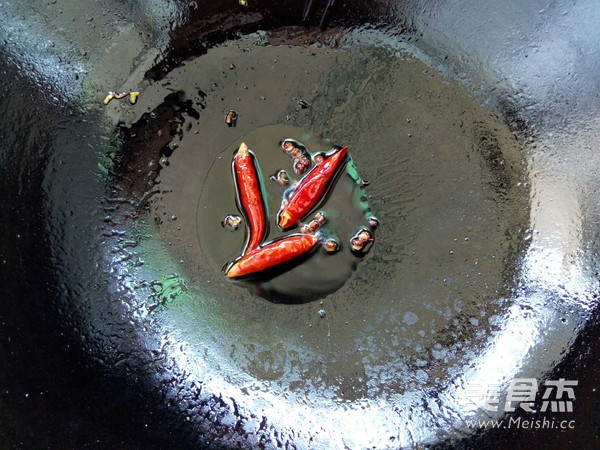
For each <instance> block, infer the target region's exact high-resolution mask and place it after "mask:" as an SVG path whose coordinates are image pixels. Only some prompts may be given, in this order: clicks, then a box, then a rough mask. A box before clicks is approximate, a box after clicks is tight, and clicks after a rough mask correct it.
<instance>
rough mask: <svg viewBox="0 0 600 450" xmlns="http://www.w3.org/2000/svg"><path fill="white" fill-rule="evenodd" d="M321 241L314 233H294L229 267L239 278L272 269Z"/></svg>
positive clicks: (230, 274) (256, 250)
mask: <svg viewBox="0 0 600 450" xmlns="http://www.w3.org/2000/svg"><path fill="white" fill-rule="evenodd" d="M318 243H319V239H318V238H317V237H316V236H315V235H314V234H292V235H290V236H286V237H284V238H281V239H278V240H276V241H273V242H270V243H268V244H265V245H263V246H262V247H258V248H256V249H254V250H253V251H251V252H248V253H246V254H245V255H243V256H242V257H241V258H239V259H238V260H237V261H235V262H234V263H233V264H232V265H231V266H230V267H229V268H228V269H227V277H229V278H238V277H243V276H246V275H252V274H255V273H258V272H262V271H264V270H267V269H271V268H273V267H275V266H278V265H280V264H283V263H286V262H289V261H292V260H293V259H296V258H298V257H300V256H302V255H305V254H307V253H308V252H310V251H311V250H312V249H313V248H315V246H316V245H317V244H318Z"/></svg>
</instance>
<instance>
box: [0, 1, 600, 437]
mask: <svg viewBox="0 0 600 450" xmlns="http://www.w3.org/2000/svg"><path fill="white" fill-rule="evenodd" d="M99 3H100V4H98V3H96V2H94V4H92V2H89V4H88V3H87V2H84V3H81V4H79V3H77V4H74V3H73V4H71V3H70V2H60V1H59V2H56V3H51V2H35V1H34V2H30V4H28V5H27V6H23V5H19V4H17V3H13V2H6V3H5V6H6V8H5V9H4V11H5V12H3V14H5V16H3V17H2V19H3V20H2V26H0V30H1V32H2V34H3V38H4V47H3V52H2V69H3V80H2V85H1V87H2V99H3V100H2V106H1V107H2V117H3V119H2V120H3V122H2V144H1V149H0V173H1V174H2V176H1V179H0V188H1V191H0V192H1V195H2V206H3V208H2V210H1V211H0V227H1V234H0V242H1V247H0V264H1V266H0V267H1V271H0V282H1V286H2V291H1V292H2V305H3V307H2V311H1V312H0V339H1V341H0V362H1V367H2V369H1V370H0V383H1V388H2V390H1V391H0V417H1V418H2V425H1V426H0V439H1V440H2V442H4V443H5V444H4V445H5V447H6V448H85V447H88V448H248V447H251V446H254V447H257V448H260V447H264V448H271V447H276V446H277V445H278V444H280V445H286V444H288V445H289V446H291V447H292V448H304V447H305V446H310V444H309V442H311V440H312V442H313V444H312V445H313V446H316V447H319V446H321V447H323V448H326V446H327V445H339V444H340V442H343V440H342V441H340V440H339V436H337V435H335V433H332V434H331V436H323V435H322V434H321V435H319V433H318V431H317V432H313V431H314V430H311V429H310V427H299V428H298V429H294V428H293V427H288V428H286V427H283V428H278V425H277V423H278V422H277V421H278V419H279V417H267V416H266V415H264V414H263V413H264V410H262V409H261V408H260V406H258V405H257V404H254V407H256V410H252V409H251V408H248V407H247V405H245V404H244V398H245V396H246V394H239V392H238V391H236V387H235V386H233V387H231V386H228V385H227V383H226V382H225V383H223V382H222V381H221V380H216V379H217V378H218V376H217V375H218V374H219V370H217V368H214V369H215V370H213V371H204V369H202V370H200V371H198V367H197V365H196V366H194V364H195V362H194V361H192V360H193V358H194V357H195V356H198V353H199V352H198V349H197V348H193V345H184V344H183V343H182V342H183V340H178V339H177V337H178V336H179V337H181V334H178V331H180V330H178V329H177V327H179V326H180V325H182V324H183V325H185V323H183V322H181V321H179V322H178V321H177V320H174V319H173V317H169V316H168V313H169V311H171V310H172V309H173V308H174V306H170V305H169V303H168V300H169V294H173V295H175V296H176V294H177V293H179V292H180V291H181V292H185V291H186V289H188V286H187V285H186V284H185V282H184V281H180V279H179V277H178V275H179V274H176V273H175V272H176V271H175V270H171V271H169V272H168V275H169V276H168V277H167V278H163V279H161V282H160V283H158V284H152V283H151V282H150V281H148V284H147V285H140V286H131V285H130V284H129V283H130V282H131V280H132V278H131V277H129V274H128V273H127V271H125V270H124V268H125V267H131V266H127V265H128V264H133V267H144V264H146V266H148V265H149V263H148V261H143V260H141V259H137V258H140V253H138V252H134V251H129V250H128V249H129V248H133V247H134V246H135V245H134V243H136V242H137V240H138V239H139V238H140V235H142V237H143V234H144V232H145V231H144V229H140V228H139V227H138V226H136V225H137V221H138V218H139V216H140V214H144V211H143V209H144V202H143V201H142V200H143V199H144V195H146V193H148V191H150V190H152V189H154V186H155V185H154V184H153V182H154V181H156V179H157V176H158V175H159V171H160V168H159V166H158V165H150V166H139V165H136V164H138V163H139V161H140V160H142V159H141V158H140V155H139V154H128V153H127V150H128V149H129V150H133V151H137V152H142V153H143V155H144V156H146V157H147V156H148V155H150V157H148V158H146V159H143V161H144V163H145V164H147V163H148V162H154V164H157V163H158V164H160V161H161V158H162V157H165V156H166V157H169V156H170V154H168V149H169V147H167V150H165V145H168V144H169V143H172V142H176V138H177V133H178V128H177V126H174V127H173V126H170V125H169V124H172V123H173V121H175V122H184V120H182V117H184V118H185V117H192V118H194V116H195V115H196V114H197V111H196V112H195V110H194V109H193V107H192V106H190V104H189V103H187V102H186V101H185V99H182V98H179V97H178V96H177V95H176V94H174V95H173V96H171V97H169V98H166V99H165V100H166V101H165V102H164V103H161V104H160V105H155V106H156V107H157V108H156V109H152V110H151V111H152V112H153V113H154V115H155V116H156V117H158V118H159V119H160V120H159V121H158V126H159V128H156V129H152V128H151V129H149V128H148V127H146V128H140V129H143V130H144V132H145V133H148V136H150V135H152V136H156V133H157V132H158V131H159V130H161V131H162V133H161V136H164V140H158V141H157V140H156V139H147V140H146V139H141V140H140V142H139V143H138V144H135V143H134V144H135V145H134V144H132V145H131V146H130V147H127V146H125V147H123V148H122V149H120V150H119V151H120V152H121V153H119V155H121V158H117V159H116V160H115V161H116V163H115V165H114V166H111V165H110V164H109V163H110V162H111V161H108V160H107V157H110V156H111V155H110V153H109V152H107V149H110V148H115V147H118V145H117V144H115V142H117V143H118V141H117V140H116V138H115V142H112V141H111V139H113V136H115V135H117V136H118V133H116V131H118V130H119V127H121V132H122V133H125V134H126V133H131V128H130V127H129V126H128V124H118V126H115V123H114V122H115V120H114V118H115V117H118V114H116V113H115V112H114V110H112V111H113V112H112V113H109V114H112V116H110V117H109V118H108V119H107V117H106V115H107V113H106V111H105V110H104V109H103V108H102V107H101V106H100V105H99V99H100V100H101V99H102V97H103V94H104V92H105V91H106V90H108V89H116V88H117V87H123V89H132V88H135V87H137V86H138V85H139V84H138V83H142V85H144V86H146V87H149V88H150V87H151V85H152V83H160V82H161V80H163V79H164V78H165V77H166V76H167V75H168V74H171V73H172V71H173V70H175V69H176V68H178V67H180V66H181V64H182V63H184V62H185V61H186V59H188V58H190V57H194V56H199V55H203V54H205V53H207V51H208V49H209V48H212V47H213V46H214V45H215V44H219V43H223V42H226V41H228V40H232V39H237V38H238V37H239V35H240V34H241V35H248V34H250V33H254V32H256V31H259V30H277V32H274V33H273V34H272V36H281V35H282V31H281V30H284V31H283V32H284V33H286V35H285V36H284V38H283V41H284V42H286V43H290V42H292V43H294V44H295V45H310V44H312V43H315V42H319V41H320V40H322V39H323V37H322V36H323V35H321V34H319V33H320V32H319V30H318V29H317V28H313V27H311V25H318V23H319V16H318V13H316V14H315V18H314V20H312V22H311V23H309V24H308V25H309V27H308V28H306V29H305V28H294V27H292V26H295V25H299V24H300V22H301V19H302V12H303V8H302V7H303V5H302V4H301V3H302V2H298V4H294V5H287V4H283V3H282V2H273V4H265V5H261V4H258V3H257V4H256V5H253V4H252V2H250V6H249V8H247V9H243V8H240V6H239V5H238V4H237V2H223V3H222V4H218V5H216V6H215V5H214V4H213V3H211V2H197V3H196V2H192V3H189V2H185V3H181V4H178V3H170V2H169V3H167V2H164V3H163V2H151V3H147V2H140V3H137V2H126V3H124V4H121V3H119V4H116V3H115V4H113V3H112V2H108V1H106V2H99ZM323 3H325V2H323ZM367 4H368V5H367ZM149 5H150V6H149ZM509 6H510V7H508V6H506V5H503V6H502V7H501V6H493V2H491V5H489V8H490V9H488V10H487V11H491V10H493V9H494V8H497V9H498V11H495V12H496V13H497V14H493V13H492V12H488V13H486V17H485V18H483V17H482V8H481V6H480V5H479V4H478V2H469V1H447V2H417V1H413V2H399V3H397V4H394V3H393V2H377V3H375V4H371V2H349V3H336V5H335V9H334V10H333V11H332V13H333V14H332V22H331V24H330V25H331V27H332V30H335V29H336V27H340V28H337V29H338V30H352V29H353V27H355V26H357V25H359V24H362V23H366V22H370V23H372V24H376V25H377V27H378V28H380V29H381V30H383V31H385V32H386V33H387V34H386V35H387V36H388V37H389V36H390V35H391V37H392V38H397V39H398V40H399V41H401V42H404V43H406V42H409V43H410V44H411V45H413V44H414V47H413V48H414V50H415V51H420V52H421V56H422V57H423V58H424V59H425V60H426V62H427V63H428V64H430V65H432V66H437V67H442V68H446V69H447V70H448V72H449V73H451V74H453V75H454V76H456V77H457V78H459V79H461V80H462V81H463V82H464V83H465V84H466V85H467V86H469V87H470V89H471V91H472V92H473V93H474V95H477V96H478V98H479V99H480V100H482V101H484V102H487V103H488V104H489V105H490V106H491V107H493V108H497V109H499V110H500V111H501V112H502V113H503V114H504V115H505V117H506V120H507V121H508V123H509V125H510V126H511V127H512V129H513V130H514V131H517V132H521V133H524V134H525V136H526V137H528V139H529V140H528V146H527V149H526V155H525V156H526V158H527V161H528V171H529V172H528V181H529V182H530V183H531V187H530V191H531V213H530V214H531V216H530V222H531V223H530V227H531V231H532V233H531V242H530V243H528V244H527V249H528V250H527V253H526V254H525V256H524V257H523V260H522V269H521V271H520V278H519V280H518V285H517V286H516V288H515V292H517V298H520V299H521V300H519V301H516V302H515V303H514V304H515V305H516V307H517V308H518V307H521V308H532V309H531V311H532V312H531V315H530V316H525V317H529V318H530V319H531V320H530V321H529V322H520V324H521V325H520V326H522V327H523V329H522V330H520V331H519V332H518V333H516V335H517V336H524V337H527V336H530V337H531V336H533V337H531V338H530V339H531V340H530V341H528V338H524V339H523V340H524V341H525V343H526V344H527V342H529V344H527V345H525V346H524V347H519V346H517V348H516V350H515V352H514V353H513V354H511V353H510V352H509V353H508V354H507V355H508V357H510V356H513V357H515V358H517V355H520V356H518V359H517V360H516V361H515V364H517V365H518V366H520V367H521V369H522V370H521V372H515V373H520V374H521V375H523V376H528V375H529V376H538V377H542V376H544V377H548V378H558V377H560V376H562V377H565V378H569V379H578V380H579V387H578V390H577V402H576V404H575V411H574V413H573V416H572V417H573V418H574V419H575V420H576V421H577V428H576V430H575V431H574V432H557V431H550V430H514V429H513V430H495V431H492V432H482V431H480V432H479V433H477V434H475V435H470V436H469V435H466V433H465V432H464V430H461V429H460V427H456V428H453V427H452V426H450V427H446V428H444V427H443V426H442V427H441V428H440V429H442V430H443V431H444V433H439V434H438V436H437V438H435V439H433V438H432V437H431V435H429V434H428V433H427V432H426V430H424V429H418V428H411V426H410V424H409V422H408V421H406V422H405V423H399V421H403V420H404V419H405V418H406V416H404V415H403V413H404V411H395V410H394V408H390V409H389V410H385V412H386V414H389V415H394V414H397V415H398V417H399V419H396V421H394V420H393V419H390V420H391V423H392V424H397V426H398V428H397V429H394V430H392V431H391V433H390V434H391V435H392V436H394V437H395V441H386V444H385V445H386V446H388V447H391V448H395V447H399V446H402V445H404V446H411V445H421V444H425V445H427V446H430V447H432V448H454V447H458V448H461V447H464V448H482V447H485V448H505V447H507V446H511V447H515V448H531V447H532V446H535V447H538V448H577V447H579V448H594V447H595V446H597V438H598V427H599V424H598V419H597V415H596V413H595V411H596V410H597V407H598V392H597V390H596V381H595V380H597V379H598V376H600V369H599V366H598V363H597V360H596V355H597V352H598V344H597V342H598V337H600V322H599V320H598V318H597V316H596V314H595V312H596V310H597V308H596V302H597V298H598V297H597V291H598V281H597V280H598V249H597V244H596V243H597V242H598V226H597V224H598V223H599V220H598V219H599V215H598V210H597V201H596V200H595V198H596V196H595V193H596V192H597V184H596V183H597V181H596V180H597V179H598V177H597V175H598V168H599V167H600V165H599V161H598V157H597V156H596V154H595V151H594V150H595V148H596V146H597V144H598V142H599V139H598V136H599V134H598V106H597V102H595V101H594V99H597V93H598V91H599V89H598V81H597V77H596V73H597V69H598V66H599V61H600V55H598V53H597V50H596V49H597V48H600V47H599V45H598V42H597V41H598V39H599V37H598V35H597V33H594V32H592V30H593V26H592V25H593V24H594V23H597V19H598V17H597V15H598V12H597V11H596V10H595V9H594V5H593V4H592V2H581V3H578V4H577V5H571V4H570V3H569V2H555V3H552V4H551V5H549V6H547V5H545V4H543V3H542V2H516V1H515V2H509ZM320 7H321V8H323V7H324V5H320ZM487 14H489V17H488V16H487ZM72 19H73V20H72ZM115 19H116V20H115ZM72 23H75V24H76V25H72ZM67 25H69V26H67ZM373 27H374V26H371V27H369V28H373ZM59 30H61V31H59ZM330 36H335V31H333V32H331V34H330ZM482 36H485V38H484V39H482V38H481V37H482ZM392 40H393V39H392ZM41 44H43V45H42V46H41V47H42V48H44V51H40V50H39V49H40V45H41ZM154 48H158V49H160V52H155V50H154ZM153 58H155V59H153ZM144 83H146V84H144ZM198 119H199V120H200V121H202V120H203V116H202V112H201V111H200V114H199V117H198ZM219 120H222V118H221V117H219ZM138 125H139V126H140V127H142V125H143V124H141V123H138ZM161 125H162V126H164V128H160V126H161ZM150 126H153V125H150ZM134 134H135V133H134ZM121 136H122V137H123V135H121ZM125 138H126V139H124V140H123V141H122V142H126V143H131V142H134V140H135V136H131V134H130V135H128V136H127V135H126V136H125ZM132 139H133V140H132ZM222 149H223V146H222V147H219V148H218V149H216V150H217V151H221V150H222ZM170 150H173V148H172V146H171V148H170ZM177 151H178V150H175V154H177ZM108 159H109V160H110V158H108ZM99 164H100V165H101V168H100V166H99ZM142 168H143V170H141V169H142ZM104 172H108V176H109V178H108V179H109V180H110V181H109V182H108V183H107V182H106V180H107V178H104V177H102V174H104V175H106V173H104ZM165 173H166V171H165ZM135 199H138V201H137V202H136V201H132V200H135ZM168 217H170V216H167V220H168ZM177 220H179V221H180V223H181V219H179V218H178V219H177ZM536 232H537V234H536ZM161 251H162V250H161V249H158V250H156V253H155V255H158V257H157V259H159V260H164V261H167V265H168V263H169V260H170V259H171V258H172V255H171V254H169V253H168V252H162V253H161ZM175 264H176V262H175ZM150 265H151V264H150ZM163 275H164V274H163ZM158 278H159V277H156V278H155V279H158ZM149 280H151V279H149ZM167 288H168V290H167ZM207 292H210V290H209V289H207ZM161 294H163V295H162V296H161ZM149 299H150V301H149ZM528 299H534V300H533V301H530V300H528ZM217 301H218V299H217ZM169 308H171V310H170V309H169ZM165 317H166V318H165ZM508 317H509V318H510V316H508ZM213 318H214V319H218V316H215V317H213ZM507 321H508V319H507ZM188 325H189V324H188ZM191 325H194V324H193V323H192V324H191ZM505 325H510V322H507V323H506V324H505ZM528 326H529V327H530V328H528ZM173 327H175V329H173ZM183 329H185V328H183ZM207 330H208V331H207V333H209V335H208V336H204V337H203V339H205V342H208V343H210V342H212V341H211V336H210V333H213V331H211V330H210V329H208V328H207ZM214 336H219V337H221V336H222V334H219V333H215V334H214ZM510 342H511V343H512V344H514V342H513V341H510ZM219 344H220V343H219ZM207 347H210V345H208V346H207ZM190 348H192V349H193V351H190ZM209 350H210V349H209ZM507 355H506V354H505V356H507ZM200 356H202V355H200ZM200 360H202V357H201V358H200ZM206 361H211V363H212V361H213V360H211V359H210V358H208V357H207V358H206ZM227 370H231V369H227V368H225V367H224V368H223V371H224V372H227ZM198 373H200V374H202V375H203V377H198V376H197V374H198ZM230 375H231V379H235V377H236V376H237V375H236V374H230ZM267 375H268V374H267ZM265 376H266V375H265ZM211 377H212V380H211V379H210V378H211ZM215 380H216V381H215ZM442 384H443V383H442ZM238 387H239V386H238ZM444 388H445V387H444V386H440V389H439V391H438V390H436V389H434V390H433V391H431V392H432V394H431V397H428V398H435V397H436V395H437V394H436V392H443V389H444ZM238 396H239V397H238ZM275 403H276V404H278V405H283V406H282V407H283V409H282V411H286V409H285V406H286V400H285V398H284V400H283V401H277V402H275ZM398 405H399V406H400V407H404V406H406V403H405V402H404V401H400V402H399V403H398ZM426 409H430V410H431V409H435V405H434V404H432V407H429V408H426ZM415 411H417V413H415V415H416V416H418V415H419V413H418V411H419V409H418V408H416V409H415ZM331 416H332V417H335V412H334V411H333V410H332V411H331ZM442 416H443V414H442V411H440V418H441V417H442ZM524 416H525V415H524ZM319 417H320V418H323V417H327V414H325V415H323V416H319ZM445 421H446V419H445V418H444V419H440V423H443V422H445ZM309 422H310V421H309ZM373 422H374V423H376V422H377V421H376V420H374V421H373ZM447 423H448V424H450V425H452V424H453V423H454V422H452V421H451V420H448V421H447ZM343 429H344V428H343V427H342V430H343ZM367 429H368V426H367ZM323 430H326V431H330V430H329V429H327V428H323ZM406 430H408V432H407V431H406ZM321 433H323V432H321ZM366 438H367V440H366V441H361V440H360V439H356V437H354V439H355V440H354V441H353V440H352V438H348V440H347V442H348V445H349V446H350V447H351V448H352V447H354V446H360V443H361V442H374V441H373V440H369V439H370V438H369V436H366ZM421 438H422V439H421ZM329 439H331V440H329ZM342 439H343V438H342ZM386 439H387V436H386Z"/></svg>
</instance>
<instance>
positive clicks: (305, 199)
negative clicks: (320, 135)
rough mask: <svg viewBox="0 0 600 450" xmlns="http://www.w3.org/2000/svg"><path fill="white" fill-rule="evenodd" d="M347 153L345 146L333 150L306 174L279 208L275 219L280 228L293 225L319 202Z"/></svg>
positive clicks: (285, 228)
mask: <svg viewBox="0 0 600 450" xmlns="http://www.w3.org/2000/svg"><path fill="white" fill-rule="evenodd" d="M347 153H348V147H347V146H346V147H344V148H341V149H339V150H335V151H334V152H333V153H332V154H330V155H329V156H328V157H327V159H325V160H324V161H323V162H322V163H320V164H318V165H317V166H315V167H314V168H313V169H312V170H311V171H310V172H309V173H308V174H306V176H305V177H304V178H303V179H302V181H300V184H298V187H296V190H295V191H294V192H293V193H292V195H291V197H290V198H289V200H288V201H287V202H284V204H283V205H282V207H281V209H280V210H279V214H278V219H277V220H278V224H279V227H280V228H281V229H283V230H287V229H289V228H292V227H293V226H295V225H296V224H297V223H298V221H300V220H302V218H303V217H305V216H306V215H307V214H308V213H309V212H310V211H311V210H312V209H313V208H314V207H315V206H316V205H317V204H318V203H319V201H320V200H321V199H322V198H323V196H324V195H325V193H326V192H327V189H328V188H329V185H330V184H331V181H332V180H333V179H334V178H335V174H336V173H337V171H338V169H339V168H340V166H341V165H342V162H343V161H344V158H345V157H346V154H347Z"/></svg>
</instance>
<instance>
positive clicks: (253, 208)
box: [233, 142, 267, 255]
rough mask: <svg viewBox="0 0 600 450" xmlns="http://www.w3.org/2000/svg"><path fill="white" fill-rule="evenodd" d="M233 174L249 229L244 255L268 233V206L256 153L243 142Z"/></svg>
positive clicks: (236, 158) (234, 164)
mask: <svg viewBox="0 0 600 450" xmlns="http://www.w3.org/2000/svg"><path fill="white" fill-rule="evenodd" d="M233 174H234V178H235V183H236V187H237V192H238V200H239V203H240V209H241V210H242V212H243V213H244V215H245V216H246V223H247V230H248V231H247V239H246V245H245V247H244V250H243V251H242V255H243V254H244V253H246V252H250V251H252V250H254V249H255V248H257V247H258V246H259V245H260V243H261V242H262V241H263V240H264V238H265V235H266V234H267V219H266V217H267V215H266V208H265V204H264V201H263V196H262V190H261V183H260V178H259V174H258V170H257V166H256V163H255V158H254V154H253V153H252V152H251V151H250V150H249V149H248V146H247V145H246V144H244V143H243V142H242V144H240V148H239V149H238V151H237V152H236V153H235V155H234V157H233Z"/></svg>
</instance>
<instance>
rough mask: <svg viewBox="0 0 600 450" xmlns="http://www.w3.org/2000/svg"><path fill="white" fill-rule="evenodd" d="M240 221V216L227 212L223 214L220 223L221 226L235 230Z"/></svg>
mask: <svg viewBox="0 0 600 450" xmlns="http://www.w3.org/2000/svg"><path fill="white" fill-rule="evenodd" d="M241 223H242V218H241V217H240V216H236V215H234V214H228V215H227V216H225V218H224V219H223V221H222V222H221V225H222V226H223V228H227V229H228V230H232V231H233V230H237V229H238V227H239V226H240V224H241Z"/></svg>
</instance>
